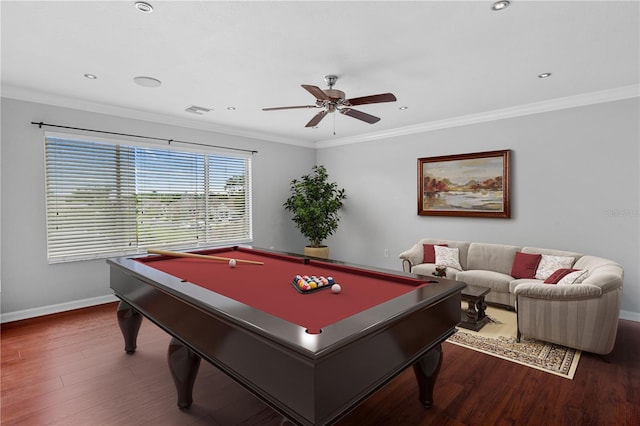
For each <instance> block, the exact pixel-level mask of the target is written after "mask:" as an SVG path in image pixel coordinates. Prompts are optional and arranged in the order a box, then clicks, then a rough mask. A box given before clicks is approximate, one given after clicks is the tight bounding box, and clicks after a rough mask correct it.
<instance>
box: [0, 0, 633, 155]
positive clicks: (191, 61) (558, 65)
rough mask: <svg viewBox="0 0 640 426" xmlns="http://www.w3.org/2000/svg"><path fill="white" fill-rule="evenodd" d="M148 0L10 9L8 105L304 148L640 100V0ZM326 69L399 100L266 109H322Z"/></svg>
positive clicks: (5, 36)
mask: <svg viewBox="0 0 640 426" xmlns="http://www.w3.org/2000/svg"><path fill="white" fill-rule="evenodd" d="M149 3H151V4H152V5H153V7H154V11H153V13H151V14H144V13H141V12H139V11H138V10H136V9H135V8H134V2H133V1H112V2H107V1H86V2H84V1H43V2H37V1H6V0H3V1H2V2H1V3H0V7H1V9H0V13H1V20H2V21H1V23H2V51H1V53H2V62H1V65H2V74H1V77H2V95H3V96H8V97H13V98H19V99H27V100H41V101H46V102H48V103H53V104H58V105H65V106H73V107H78V108H83V109H87V110H94V111H98V112H107V113H115V114H123V115H127V116H131V117H136V118H145V119H152V120H157V121H165V122H170V123H180V124H186V125H192V126H195V127H198V128H207V129H212V130H218V131H223V132H227V133H232V134H242V135H249V136H252V135H253V136H258V137H260V138H262V139H267V140H274V141H280V142H287V143H300V144H305V143H307V144H308V143H311V144H314V143H316V144H322V143H325V144H326V143H331V141H334V140H348V139H349V138H351V139H352V140H353V139H354V138H355V139H357V138H372V137H375V136H376V135H384V134H389V133H393V132H397V131H403V129H415V128H424V127H425V126H427V127H428V126H429V123H439V122H446V121H447V120H455V119H460V117H474V116H478V115H482V114H491V113H497V112H500V111H508V110H517V108H522V106H523V105H524V106H526V105H541V104H544V103H547V102H551V103H553V102H556V103H558V102H560V103H562V102H563V99H564V100H566V99H578V98H580V97H582V98H584V96H585V94H590V95H589V96H592V95H593V94H596V95H597V96H595V98H594V99H600V98H602V96H604V98H606V96H607V95H606V94H607V93H614V94H615V95H613V96H614V97H615V96H619V97H631V96H637V95H638V93H637V92H638V84H639V76H640V69H639V65H640V46H639V43H640V42H639V40H640V36H639V28H640V25H639V17H640V13H639V11H640V8H639V6H640V3H639V2H638V1H620V2H617V1H519V0H512V2H511V5H510V7H508V8H507V9H504V10H502V11H498V12H496V11H492V10H491V8H490V6H491V1H480V0H476V1H407V2H405V1H388V2H382V1H339V2H338V1H313V2H312V1H291V2H284V1H255V2H249V1H193V2H192V1H159V0H150V1H149ZM543 72H551V73H553V74H552V76H551V77H550V78H547V79H540V78H538V77H537V76H538V74H540V73H543ZM85 73H92V74H95V75H96V76H97V77H98V78H97V79H96V80H89V79H87V78H85V77H84V74H85ZM327 74H336V75H338V76H339V80H338V82H337V84H336V86H335V88H336V89H340V90H342V91H344V92H346V95H347V97H348V98H353V97H360V96H365V95H372V94H378V93H384V92H392V93H394V94H395V95H396V97H397V98H398V101H397V102H394V103H384V104H375V105H362V106H358V107H357V108H356V109H358V110H361V111H363V112H366V113H369V114H373V115H376V116H379V117H381V120H380V121H379V122H378V123H376V124H367V123H364V122H362V121H359V120H356V119H354V118H351V117H347V116H344V115H340V114H332V115H328V116H327V117H326V118H325V119H324V120H323V121H322V122H321V123H320V126H319V128H317V129H310V128H305V127H304V126H305V124H306V123H307V122H308V121H309V120H310V119H311V118H312V117H313V116H314V115H315V114H316V113H317V112H318V110H306V109H298V110H284V111H269V112H265V111H262V110H261V109H262V108H264V107H273V106H288V105H308V104H313V101H314V99H313V97H312V96H311V95H310V94H309V93H308V92H307V91H305V90H304V89H303V88H302V87H300V85H301V84H311V85H316V86H319V87H321V88H323V89H324V88H326V86H325V83H324V80H323V78H324V76H325V75H327ZM136 76H151V77H154V78H157V79H159V80H161V81H162V85H161V87H159V88H144V87H140V86H138V85H136V84H134V82H133V78H134V77H136ZM602 94H604V95H602ZM190 105H197V106H201V107H206V108H211V109H212V111H211V112H209V113H206V114H205V115H202V116H197V115H194V114H191V113H188V112H185V111H184V110H185V108H186V107H188V106H190ZM230 106H233V107H235V108H236V109H235V110H234V111H230V110H228V109H227V107H230ZM400 106H406V107H408V108H407V109H406V110H400V109H399V107H400ZM64 124H66V125H73V124H74V123H64ZM75 124H78V123H75ZM334 130H335V135H334V134H333V132H334ZM167 136H168V137H170V135H167Z"/></svg>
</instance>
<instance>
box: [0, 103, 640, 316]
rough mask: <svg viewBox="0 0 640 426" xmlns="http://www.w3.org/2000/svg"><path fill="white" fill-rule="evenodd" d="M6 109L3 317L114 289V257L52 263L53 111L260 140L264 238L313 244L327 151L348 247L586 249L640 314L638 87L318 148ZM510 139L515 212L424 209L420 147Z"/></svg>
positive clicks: (377, 252)
mask: <svg viewBox="0 0 640 426" xmlns="http://www.w3.org/2000/svg"><path fill="white" fill-rule="evenodd" d="M1 112H2V140H1V143H2V145H1V149H2V150H1V155H0V158H1V161H2V163H1V166H2V169H1V171H2V173H1V178H0V182H1V184H2V188H1V195H2V210H1V214H0V218H1V221H2V229H1V232H2V233H1V236H2V246H1V253H2V265H1V266H2V267H1V273H2V292H1V293H0V296H1V298H2V301H1V312H2V314H3V319H4V318H5V317H6V314H7V313H8V314H10V315H11V313H14V312H26V311H35V312H36V314H37V312H38V310H39V309H44V308H43V307H45V308H46V307H50V306H51V305H56V304H62V305H64V306H69V305H70V304H71V302H74V301H82V300H92V299H95V298H100V297H103V296H105V295H108V294H110V291H109V288H108V287H109V285H108V269H107V267H106V264H105V263H104V261H90V262H73V263H68V264H58V265H48V264H47V261H46V251H45V250H46V241H45V238H46V235H45V210H44V209H45V204H44V163H43V130H41V129H38V127H37V126H33V125H31V124H29V123H30V122H31V121H45V122H51V123H56V124H65V125H70V126H77V127H87V128H95V129H102V130H110V131H117V132H125V133H137V134H144V135H149V136H157V137H169V138H173V139H183V140H190V141H195V142H204V143H211V144H215V145H227V146H229V145H230V146H236V147H241V148H248V149H256V150H258V151H259V153H258V154H257V155H256V156H255V157H254V180H253V182H254V195H255V198H254V205H253V208H254V245H256V246H262V247H275V248H276V249H279V250H285V251H296V252H299V251H301V249H302V247H303V246H304V244H305V243H306V241H305V240H304V239H303V238H302V237H301V236H300V234H299V232H298V231H297V230H296V229H295V227H294V225H293V223H292V222H291V220H290V218H289V216H288V214H286V213H285V212H284V211H283V209H282V203H283V202H284V200H285V199H286V197H287V196H288V187H289V182H290V180H291V179H293V178H297V177H299V176H301V175H303V174H306V173H307V172H308V171H309V169H310V167H311V166H312V165H313V164H324V165H326V166H327V169H328V170H329V174H330V178H331V180H335V181H337V182H339V183H340V184H341V186H343V187H345V188H346V190H347V193H348V199H347V200H346V201H347V202H346V208H345V210H344V212H343V213H342V216H343V219H342V222H341V224H340V228H339V229H338V232H337V234H336V235H334V236H332V237H330V238H329V240H328V241H327V242H328V244H329V245H330V246H331V256H332V257H334V258H338V259H343V260H346V261H351V262H356V263H361V264H365V265H377V266H381V267H388V268H391V269H396V270H400V269H401V267H400V262H399V260H398V259H397V255H398V253H400V252H401V251H403V250H405V249H406V248H409V247H410V246H411V245H412V244H413V243H415V242H416V241H417V240H418V239H419V238H422V237H428V236H432V237H442V238H449V239H460V240H466V241H482V242H493V243H507V244H514V245H522V246H524V245H528V246H539V247H548V248H557V249H564V250H572V251H578V252H582V253H586V254H592V255H596V256H602V257H606V258H610V259H613V260H615V261H617V262H619V263H621V264H622V265H623V266H624V268H625V284H624V301H623V307H622V309H623V310H624V311H623V317H627V318H630V319H635V320H638V321H640V274H639V271H640V267H639V262H638V259H639V258H640V247H639V245H640V243H639V241H640V227H639V222H640V217H639V214H638V210H639V207H640V200H639V192H640V187H639V180H640V178H639V174H638V168H639V167H638V166H639V165H640V151H639V141H640V135H639V126H638V116H639V114H640V111H639V103H638V98H635V99H632V100H625V101H618V102H610V103H603V104H598V105H592V106H587V107H580V108H572V109H566V110H560V111H555V112H549V113H543V114H535V115H529V116H525V117H519V118H511V119H505V120H500V121H492V122H487V123H482V124H474V125H468V126H459V127H456V128H450V129H443V130H435V131H431V132H425V133H422V134H414V135H407V136H398V137H393V138H389V139H384V140H377V141H371V142H365V143H359V144H350V145H342V146H338V147H332V148H322V149H319V150H317V151H316V150H314V149H311V148H303V147H299V146H293V145H283V144H278V143H272V142H268V141H260V140H255V139H249V138H241V137H234V136H227V135H221V134H216V133H213V132H206V131H201V130H194V129H187V128H183V127H176V126H169V125H162V124H158V123H151V122H145V121H141V120H131V119H126V118H121V117H115V116H110V115H104V114H95V113H89V112H84V111H78V110H73V109H67V108H59V107H54V106H47V105H42V104H37V103H31V102H23V101H16V100H11V99H2V111H1ZM499 149H511V150H512V164H511V165H512V177H511V178H512V180H511V183H512V206H511V207H512V218H511V219H482V218H455V217H421V216H417V214H416V211H417V196H416V193H417V188H416V185H417V177H416V169H417V166H416V159H417V158H419V157H430V156H436V155H448V154H460V153H468V152H481V151H490V150H499ZM385 249H388V251H389V254H390V255H389V256H388V257H385V256H384V250H385ZM45 310H46V309H45ZM10 315H9V316H10Z"/></svg>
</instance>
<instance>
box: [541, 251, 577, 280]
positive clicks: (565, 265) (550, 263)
mask: <svg viewBox="0 0 640 426" xmlns="http://www.w3.org/2000/svg"><path fill="white" fill-rule="evenodd" d="M575 260H576V258H575V257H569V256H551V255H548V254H543V255H542V259H540V264H539V265H538V269H537V270H536V276H535V278H537V279H539V280H546V279H547V278H549V277H550V276H551V274H553V273H554V272H555V271H557V270H558V269H569V268H571V267H572V266H573V263H574V262H575Z"/></svg>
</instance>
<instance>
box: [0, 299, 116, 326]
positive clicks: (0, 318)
mask: <svg viewBox="0 0 640 426" xmlns="http://www.w3.org/2000/svg"><path fill="white" fill-rule="evenodd" d="M118 300H119V299H118V298H117V297H116V296H114V295H112V294H109V295H106V296H99V297H92V298H90V299H82V300H74V301H72V302H65V303H58V304H56V305H48V306H41V307H39V308H32V309H25V310H23V311H16V312H8V313H4V314H0V323H5V322H11V321H19V320H23V319H28V318H35V317H41V316H43V315H50V314H57V313H59V312H66V311H72V310H74V309H80V308H88V307H89V306H96V305H103V304H105V303H111V302H116V301H118Z"/></svg>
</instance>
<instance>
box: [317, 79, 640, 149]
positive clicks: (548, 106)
mask: <svg viewBox="0 0 640 426" xmlns="http://www.w3.org/2000/svg"><path fill="white" fill-rule="evenodd" d="M639 96H640V84H633V85H630V86H622V87H617V88H614V89H608V90H602V91H599V92H590V93H583V94H580V95H575V96H567V97H564V98H556V99H551V100H547V101H541V102H534V103H530V104H524V105H518V106H515V107H509V108H502V109H497V110H493V111H487V112H482V113H479V114H470V115H465V116H461V117H454V118H448V119H444V120H438V121H431V122H427V123H421V124H416V125H413V126H405V127H398V128H395V129H391V130H387V131H382V132H375V133H367V134H365V135H359V136H353V137H344V138H336V139H327V140H323V141H317V142H316V148H318V149H320V148H330V147H334V146H340V145H348V144H353V143H360V142H369V141H374V140H379V139H386V138H392V137H397V136H405V135H412V134H415V133H424V132H430V131H433V130H439V129H446V128H450V127H459V126H466V125H469V124H477V123H484V122H489V121H496V120H504V119H506V118H514V117H521V116H525V115H531V114H540V113H544V112H551V111H558V110H562V109H568V108H575V107H581V106H587V105H594V104H599V103H603V102H612V101H619V100H623V99H630V98H636V97H639Z"/></svg>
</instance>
